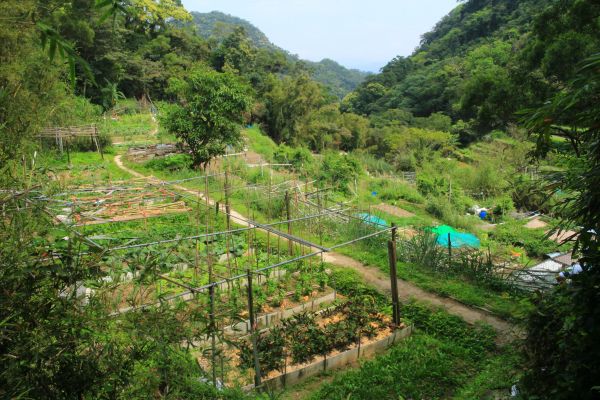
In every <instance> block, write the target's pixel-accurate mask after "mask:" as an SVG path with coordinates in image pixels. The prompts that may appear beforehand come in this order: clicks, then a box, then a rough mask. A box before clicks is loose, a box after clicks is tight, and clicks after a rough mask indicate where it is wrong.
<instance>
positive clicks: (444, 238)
mask: <svg viewBox="0 0 600 400" xmlns="http://www.w3.org/2000/svg"><path fill="white" fill-rule="evenodd" d="M429 230H430V231H431V232H433V233H435V234H436V235H437V243H438V244H439V245H440V246H444V247H448V239H449V240H450V245H451V246H452V247H455V248H459V247H475V248H478V247H479V246H481V242H480V241H479V239H477V236H475V235H473V234H472V233H462V232H457V231H456V230H455V229H454V228H453V227H451V226H448V225H440V226H436V227H434V228H430V229H429Z"/></svg>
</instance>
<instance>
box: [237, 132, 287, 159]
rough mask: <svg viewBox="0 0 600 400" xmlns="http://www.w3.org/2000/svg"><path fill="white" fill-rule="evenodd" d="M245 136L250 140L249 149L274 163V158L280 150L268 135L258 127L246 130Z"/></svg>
mask: <svg viewBox="0 0 600 400" xmlns="http://www.w3.org/2000/svg"><path fill="white" fill-rule="evenodd" d="M243 134H244V135H245V136H246V137H247V138H248V147H249V148H250V149H251V150H252V151H255V152H257V153H258V154H260V155H261V156H263V158H264V159H265V160H267V161H273V156H274V155H275V152H276V151H277V149H278V148H279V146H277V144H276V143H275V142H274V141H273V140H272V139H271V138H270V137H268V136H267V135H265V134H264V133H262V132H261V130H260V128H259V127H258V126H257V125H252V127H250V128H247V129H244V131H243Z"/></svg>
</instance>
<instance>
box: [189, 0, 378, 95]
mask: <svg viewBox="0 0 600 400" xmlns="http://www.w3.org/2000/svg"><path fill="white" fill-rule="evenodd" d="M191 14H192V18H193V24H194V25H195V26H196V29H197V32H198V34H199V35H200V36H202V37H203V38H205V39H212V40H215V41H217V42H220V41H222V40H223V39H225V38H226V37H227V36H228V35H229V34H231V33H232V32H233V31H234V29H235V28H236V27H238V26H241V27H243V28H244V30H245V31H246V34H247V35H248V37H249V38H250V40H251V41H252V43H253V44H254V45H255V46H256V47H258V48H263V49H269V50H273V51H281V52H283V53H285V54H286V56H287V57H288V58H289V59H290V60H292V61H295V62H299V61H301V62H303V63H304V64H306V65H308V66H309V67H310V68H311V69H312V71H313V72H312V76H313V78H314V79H315V80H316V81H318V82H320V83H322V84H324V85H326V86H328V87H329V88H330V89H331V92H332V93H333V94H334V95H336V96H337V97H339V98H343V97H344V96H345V95H346V94H348V93H349V92H351V91H353V90H354V89H356V88H357V87H358V85H360V84H361V83H362V82H363V81H364V80H365V78H366V77H367V76H369V75H370V74H369V73H367V72H364V71H359V70H357V69H349V68H346V67H344V66H342V65H340V64H339V63H337V62H336V61H334V60H331V59H328V58H325V59H323V60H321V61H319V62H314V61H308V60H301V59H300V58H299V57H298V56H296V55H293V54H290V53H289V52H288V51H287V50H285V49H282V48H280V47H278V46H276V45H274V44H273V43H272V42H271V41H270V40H269V38H268V37H267V35H265V34H264V33H263V32H262V31H261V30H260V29H258V28H257V27H256V26H254V25H252V23H250V22H248V21H246V20H244V19H242V18H238V17H235V16H233V15H229V14H225V13H222V12H220V11H212V12H209V13H200V12H196V11H192V12H191Z"/></svg>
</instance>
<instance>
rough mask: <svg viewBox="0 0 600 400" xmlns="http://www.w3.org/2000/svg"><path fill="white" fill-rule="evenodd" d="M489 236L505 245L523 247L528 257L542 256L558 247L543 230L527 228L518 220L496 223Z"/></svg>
mask: <svg viewBox="0 0 600 400" xmlns="http://www.w3.org/2000/svg"><path fill="white" fill-rule="evenodd" d="M490 237H491V238H493V239H495V240H497V241H498V242H500V243H503V244H506V245H510V246H519V247H523V248H524V249H525V251H526V252H527V255H528V256H529V257H543V256H544V255H545V254H548V253H550V252H552V251H555V250H556V249H557V248H558V247H559V245H558V244H557V243H555V242H553V241H551V240H549V239H548V238H547V237H546V233H545V232H544V231H543V230H541V229H527V228H525V227H524V226H523V224H522V222H519V221H510V222H507V223H505V224H501V225H498V226H497V228H496V229H495V230H494V231H493V232H490Z"/></svg>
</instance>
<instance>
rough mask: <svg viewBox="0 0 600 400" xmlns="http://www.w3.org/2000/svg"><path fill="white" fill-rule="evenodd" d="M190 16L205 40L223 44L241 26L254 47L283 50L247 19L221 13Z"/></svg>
mask: <svg viewBox="0 0 600 400" xmlns="http://www.w3.org/2000/svg"><path fill="white" fill-rule="evenodd" d="M190 14H191V15H192V23H193V24H194V27H195V28H196V29H197V32H198V34H199V35H200V36H201V37H203V38H204V39H213V40H215V41H217V42H221V41H223V40H224V39H225V38H226V37H227V36H229V35H230V34H231V33H233V31H234V30H235V28H236V27H240V26H241V27H242V28H244V31H245V32H246V34H247V35H248V37H249V38H250V40H251V42H252V44H254V46H256V47H262V48H268V49H272V50H281V49H279V48H278V47H277V46H275V45H274V44H273V43H271V41H270V40H269V38H268V37H267V35H265V34H264V33H263V32H262V31H261V30H260V29H258V28H257V27H256V26H254V25H252V24H251V23H250V22H248V21H246V20H245V19H242V18H238V17H234V16H233V15H229V14H225V13H222V12H219V11H212V12H209V13H200V12H197V11H192V12H191V13H190Z"/></svg>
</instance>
